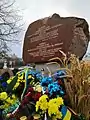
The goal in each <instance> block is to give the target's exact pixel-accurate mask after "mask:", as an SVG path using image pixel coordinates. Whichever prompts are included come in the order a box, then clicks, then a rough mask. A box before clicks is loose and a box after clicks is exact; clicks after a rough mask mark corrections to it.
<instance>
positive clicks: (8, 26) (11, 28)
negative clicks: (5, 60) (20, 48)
mask: <svg viewBox="0 0 90 120" xmlns="http://www.w3.org/2000/svg"><path fill="white" fill-rule="evenodd" d="M14 2H15V1H11V0H0V54H1V55H2V53H3V54H4V53H7V51H8V50H9V47H8V45H9V44H10V43H18V42H19V39H18V35H19V33H20V32H21V30H22V25H20V21H21V19H22V18H21V16H19V15H18V12H19V11H18V10H14Z"/></svg>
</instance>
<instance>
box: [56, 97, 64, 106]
mask: <svg viewBox="0 0 90 120" xmlns="http://www.w3.org/2000/svg"><path fill="white" fill-rule="evenodd" d="M56 104H57V105H58V106H60V105H62V104H64V103H63V99H62V97H58V98H57V99H56Z"/></svg>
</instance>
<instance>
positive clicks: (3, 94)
mask: <svg viewBox="0 0 90 120" xmlns="http://www.w3.org/2000/svg"><path fill="white" fill-rule="evenodd" d="M7 97H8V95H7V93H6V92H2V93H0V100H5V99H6V98H7Z"/></svg>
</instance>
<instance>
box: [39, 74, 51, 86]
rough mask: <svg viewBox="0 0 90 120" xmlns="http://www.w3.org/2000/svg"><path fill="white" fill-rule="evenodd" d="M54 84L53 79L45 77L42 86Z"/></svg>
mask: <svg viewBox="0 0 90 120" xmlns="http://www.w3.org/2000/svg"><path fill="white" fill-rule="evenodd" d="M52 82H53V79H52V77H47V76H44V77H43V78H42V80H41V86H48V84H50V83H52Z"/></svg>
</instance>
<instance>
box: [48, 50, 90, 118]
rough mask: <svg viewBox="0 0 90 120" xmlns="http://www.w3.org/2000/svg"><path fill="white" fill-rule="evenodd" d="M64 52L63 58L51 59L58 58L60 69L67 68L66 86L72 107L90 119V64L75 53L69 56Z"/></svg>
mask: <svg viewBox="0 0 90 120" xmlns="http://www.w3.org/2000/svg"><path fill="white" fill-rule="evenodd" d="M62 54H63V56H64V59H63V60H61V59H60V58H53V59H51V60H50V61H52V60H57V59H58V60H59V61H60V64H61V67H60V69H64V70H66V73H67V75H66V79H65V87H66V92H67V94H68V96H69V99H70V104H71V107H72V109H73V110H74V111H75V112H76V113H82V114H84V115H85V117H86V120H90V65H88V64H87V63H86V62H85V61H83V60H82V61H79V59H78V58H77V57H76V56H75V55H71V57H70V58H67V57H66V55H65V54H64V53H63V52H62ZM60 64H59V66H60Z"/></svg>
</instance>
